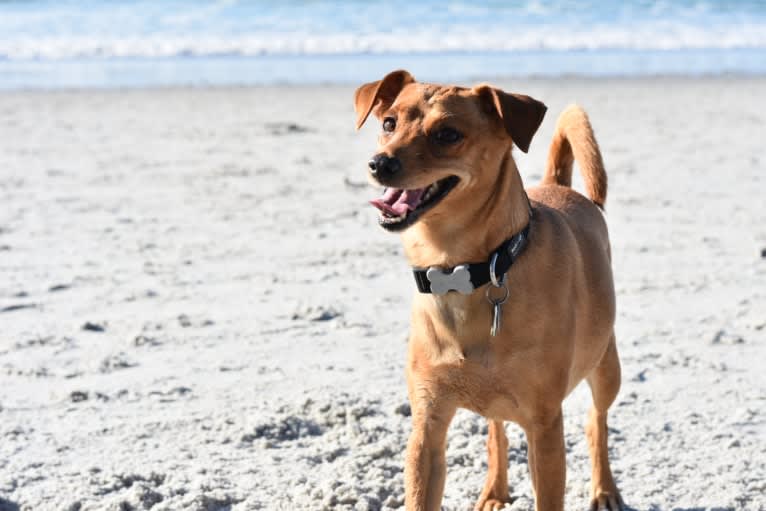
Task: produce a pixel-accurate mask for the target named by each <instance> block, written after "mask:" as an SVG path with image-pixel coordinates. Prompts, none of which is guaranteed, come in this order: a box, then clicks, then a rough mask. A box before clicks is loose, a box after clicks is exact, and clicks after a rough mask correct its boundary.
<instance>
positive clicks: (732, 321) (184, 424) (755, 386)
mask: <svg viewBox="0 0 766 511" xmlns="http://www.w3.org/2000/svg"><path fill="white" fill-rule="evenodd" d="M500 85H502V86H504V87H506V88H507V89H508V90H515V91H520V92H524V93H528V94H530V95H533V96H535V97H537V98H539V99H542V100H543V101H545V102H546V103H547V104H548V106H549V115H548V117H547V118H546V120H545V122H544V123H543V125H542V127H541V129H540V131H539V133H538V136H537V138H536V139H535V141H534V142H533V144H532V149H531V151H530V153H529V154H528V155H523V154H521V153H518V154H517V156H518V157H517V161H518V164H519V167H520V169H521V172H522V175H523V177H524V179H525V182H526V183H529V184H531V183H535V182H536V181H537V180H538V179H539V177H540V174H541V171H542V168H543V164H544V161H545V156H546V152H547V146H548V142H549V140H550V136H551V133H552V131H553V125H554V122H555V119H556V115H557V113H558V112H560V111H561V109H562V108H563V107H564V106H565V105H566V104H568V103H569V102H572V101H577V102H579V103H580V104H582V105H583V106H585V107H586V109H587V110H588V111H589V112H590V115H591V120H592V122H593V125H594V127H595V129H596V134H597V137H598V139H599V141H600V143H601V146H602V149H603V153H604V159H605V161H606V165H607V169H608V173H609V179H610V188H609V199H608V201H607V216H608V222H609V227H610V232H611V239H612V243H613V254H614V270H615V278H616V286H617V294H618V307H619V311H618V318H617V326H616V328H617V337H618V345H619V349H620V352H621V358H622V363H623V375H624V378H623V379H624V381H623V386H622V390H621V392H620V395H619V397H618V399H617V401H616V403H615V405H614V406H613V409H612V413H611V416H610V428H611V430H610V431H611V436H610V442H611V457H612V460H613V461H612V466H613V468H614V471H615V474H616V477H617V479H618V482H619V485H620V487H621V489H622V493H623V496H624V498H625V501H626V503H627V504H628V505H629V506H630V508H631V509H634V510H652V511H659V510H676V511H682V510H683V511H691V510H695V511H698V510H764V509H766V371H765V370H764V361H766V200H765V197H766V172H764V169H765V168H766V159H764V156H763V154H764V153H763V133H764V132H766V113H764V109H763V105H764V104H766V79H761V78H697V79H693V78H686V79H684V78H673V79H670V78H646V79H638V80H627V79H625V80H618V79H614V80H607V79H593V80H584V79H577V80H572V79H560V80H515V81H513V82H511V83H501V84H500ZM352 93H353V88H349V87H340V86H338V87H335V86H326V87H272V88H235V89H198V90H196V89H177V90H176V89H169V90H139V91H88V92H35V93H31V92H26V93H25V92H18V93H2V94H0V204H1V205H2V207H0V510H2V511H9V510H35V511H37V510H62V509H63V510H71V511H74V510H92V509H98V510H101V509H107V510H132V509H135V510H140V509H151V510H154V511H160V510H174V509H184V510H234V511H240V510H246V509H267V510H281V509H289V510H296V509H307V510H330V509H339V510H346V509H348V510H379V509H398V508H401V506H402V505H403V478H402V461H403V452H404V447H405V443H406V438H407V435H408V432H409V427H410V425H409V417H408V414H409V408H408V406H407V404H406V403H407V400H406V392H405V383H404V370H403V361H404V356H405V348H406V336H407V332H408V315H409V303H410V300H411V296H412V293H413V291H414V285H413V282H412V280H411V276H410V273H409V269H408V267H407V265H406V262H405V261H404V259H403V256H402V250H401V247H400V245H399V240H398V237H397V236H396V235H392V234H388V233H386V232H384V231H383V230H382V229H380V228H378V227H377V225H376V221H375V217H376V215H375V212H374V211H373V208H372V207H370V206H369V205H367V203H366V201H367V200H368V199H369V198H371V197H373V196H374V195H375V194H376V191H375V190H374V189H372V188H370V187H368V186H367V185H366V184H365V162H366V161H367V158H368V157H369V156H370V155H371V154H372V151H373V149H374V139H375V133H376V131H377V129H378V128H377V126H375V125H374V124H375V123H371V125H368V126H366V127H365V128H364V129H363V130H362V131H361V132H360V133H356V132H355V131H354V126H353V124H354V114H353V109H352V104H351V97H352ZM551 320H552V321H555V318H551ZM588 405H589V395H588V392H587V388H585V387H584V386H581V387H579V388H578V389H577V390H576V391H575V392H574V393H573V394H572V395H571V396H570V397H569V398H568V399H567V401H566V403H565V417H566V418H565V430H566V446H567V451H568V452H567V467H568V473H567V492H566V500H567V509H584V508H585V506H586V505H587V502H588V481H589V475H590V468H589V463H588V459H587V451H586V443H585V439H584V435H583V432H582V428H583V424H584V419H585V414H586V411H587V408H588ZM506 429H507V431H508V435H509V440H510V446H509V457H510V470H509V477H510V482H511V487H512V495H513V496H514V498H515V502H514V503H513V504H512V505H511V506H510V508H511V509H514V510H528V509H532V506H533V504H532V492H531V488H530V484H529V477H528V469H527V466H526V442H525V440H524V436H523V434H522V432H521V430H520V429H519V428H518V427H517V426H515V425H513V424H508V425H507V428H506ZM485 434H486V423H485V421H484V420H483V419H482V418H480V417H478V416H475V415H473V414H472V413H469V412H465V411H462V412H460V413H459V414H458V416H457V417H456V419H455V421H454V423H453V425H452V427H451V430H450V435H449V448H448V464H449V467H448V476H447V489H446V494H445V499H444V509H448V510H463V509H469V508H470V507H471V506H472V505H473V503H474V501H475V499H476V498H477V496H478V493H479V491H480V489H481V487H482V484H483V480H484V476H485V470H486V453H485V449H484V441H485Z"/></svg>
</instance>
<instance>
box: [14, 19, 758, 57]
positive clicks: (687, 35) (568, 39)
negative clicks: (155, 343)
mask: <svg viewBox="0 0 766 511" xmlns="http://www.w3.org/2000/svg"><path fill="white" fill-rule="evenodd" d="M743 48H766V26H762V25H750V26H740V27H736V28H725V29H724V28H721V27H718V28H717V29H702V28H698V27H672V28H671V27H665V28H663V27H657V26H653V27H650V28H647V29H644V30H641V29H633V30H626V29H619V28H610V27H602V28H600V29H599V28H596V29H590V30H588V31H581V32H577V31H563V30H555V29H553V30H550V31H549V32H545V33H544V32H540V31H533V30H530V31H518V30H515V31H514V32H513V37H509V35H508V34H507V33H494V34H488V33H478V32H466V31H462V32H461V31H453V32H451V33H449V34H444V33H443V32H420V33H417V32H416V33H412V32H409V33H407V34H332V35H324V36H322V35H319V36H318V35H305V34H285V33H278V34H276V33H275V34H264V35H253V36H239V37H220V36H186V37H181V36H166V35H162V36H142V37H116V38H109V37H86V36H68V37H35V38H20V39H15V40H3V39H2V38H0V58H2V59H6V60H62V59H74V58H164V57H214V56H243V57H252V56H265V55H277V56H282V55H348V54H418V53H425V54H428V53H449V52H458V53H459V52H466V53H468V52H512V51H529V50H555V51H576V50H604V49H609V50H688V49H743Z"/></svg>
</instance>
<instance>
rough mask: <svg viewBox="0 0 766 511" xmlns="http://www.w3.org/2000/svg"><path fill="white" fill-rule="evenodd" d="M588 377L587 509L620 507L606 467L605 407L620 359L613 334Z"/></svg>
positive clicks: (614, 392) (613, 392) (617, 380)
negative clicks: (589, 475) (590, 403)
mask: <svg viewBox="0 0 766 511" xmlns="http://www.w3.org/2000/svg"><path fill="white" fill-rule="evenodd" d="M587 380H588V385H590V390H591V394H592V395H593V407H592V408H591V410H590V416H589V417H588V423H587V424H586V426H585V434H586V436H587V438H588V447H589V450H590V460H591V464H592V467H593V475H592V479H591V504H590V509H591V510H593V511H597V510H601V509H607V510H609V511H621V510H622V509H624V504H623V502H622V498H621V497H620V493H619V491H618V490H617V485H616V484H615V482H614V478H613V477H612V470H611V469H610V468H609V452H608V448H607V425H606V415H607V411H608V410H609V407H610V406H611V404H612V402H613V401H614V399H615V397H617V392H618V391H619V390H620V359H619V358H618V356H617V346H616V344H615V339H614V334H612V338H611V340H610V341H609V346H608V347H607V349H606V352H604V355H603V357H602V358H601V361H600V362H599V364H598V365H597V366H596V367H595V368H594V369H593V371H592V372H591V374H590V375H589V376H588V378H587Z"/></svg>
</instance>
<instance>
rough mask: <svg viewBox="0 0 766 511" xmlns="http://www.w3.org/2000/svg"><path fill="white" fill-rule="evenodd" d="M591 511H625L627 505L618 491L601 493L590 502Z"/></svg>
mask: <svg viewBox="0 0 766 511" xmlns="http://www.w3.org/2000/svg"><path fill="white" fill-rule="evenodd" d="M590 511H625V503H624V502H623V501H622V497H620V493H619V492H617V491H614V492H599V493H598V495H596V496H595V497H593V498H592V499H591V501H590Z"/></svg>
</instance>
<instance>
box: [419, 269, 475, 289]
mask: <svg viewBox="0 0 766 511" xmlns="http://www.w3.org/2000/svg"><path fill="white" fill-rule="evenodd" d="M426 278H427V279H428V281H429V282H430V283H431V292H432V293H434V294H437V295H443V294H445V293H447V292H448V291H457V292H458V293H462V294H464V295H470V294H471V293H473V284H472V283H471V272H469V271H468V265H466V264H461V265H460V266H455V269H454V270H452V273H445V271H444V270H442V269H441V268H434V267H431V268H428V271H426Z"/></svg>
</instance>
